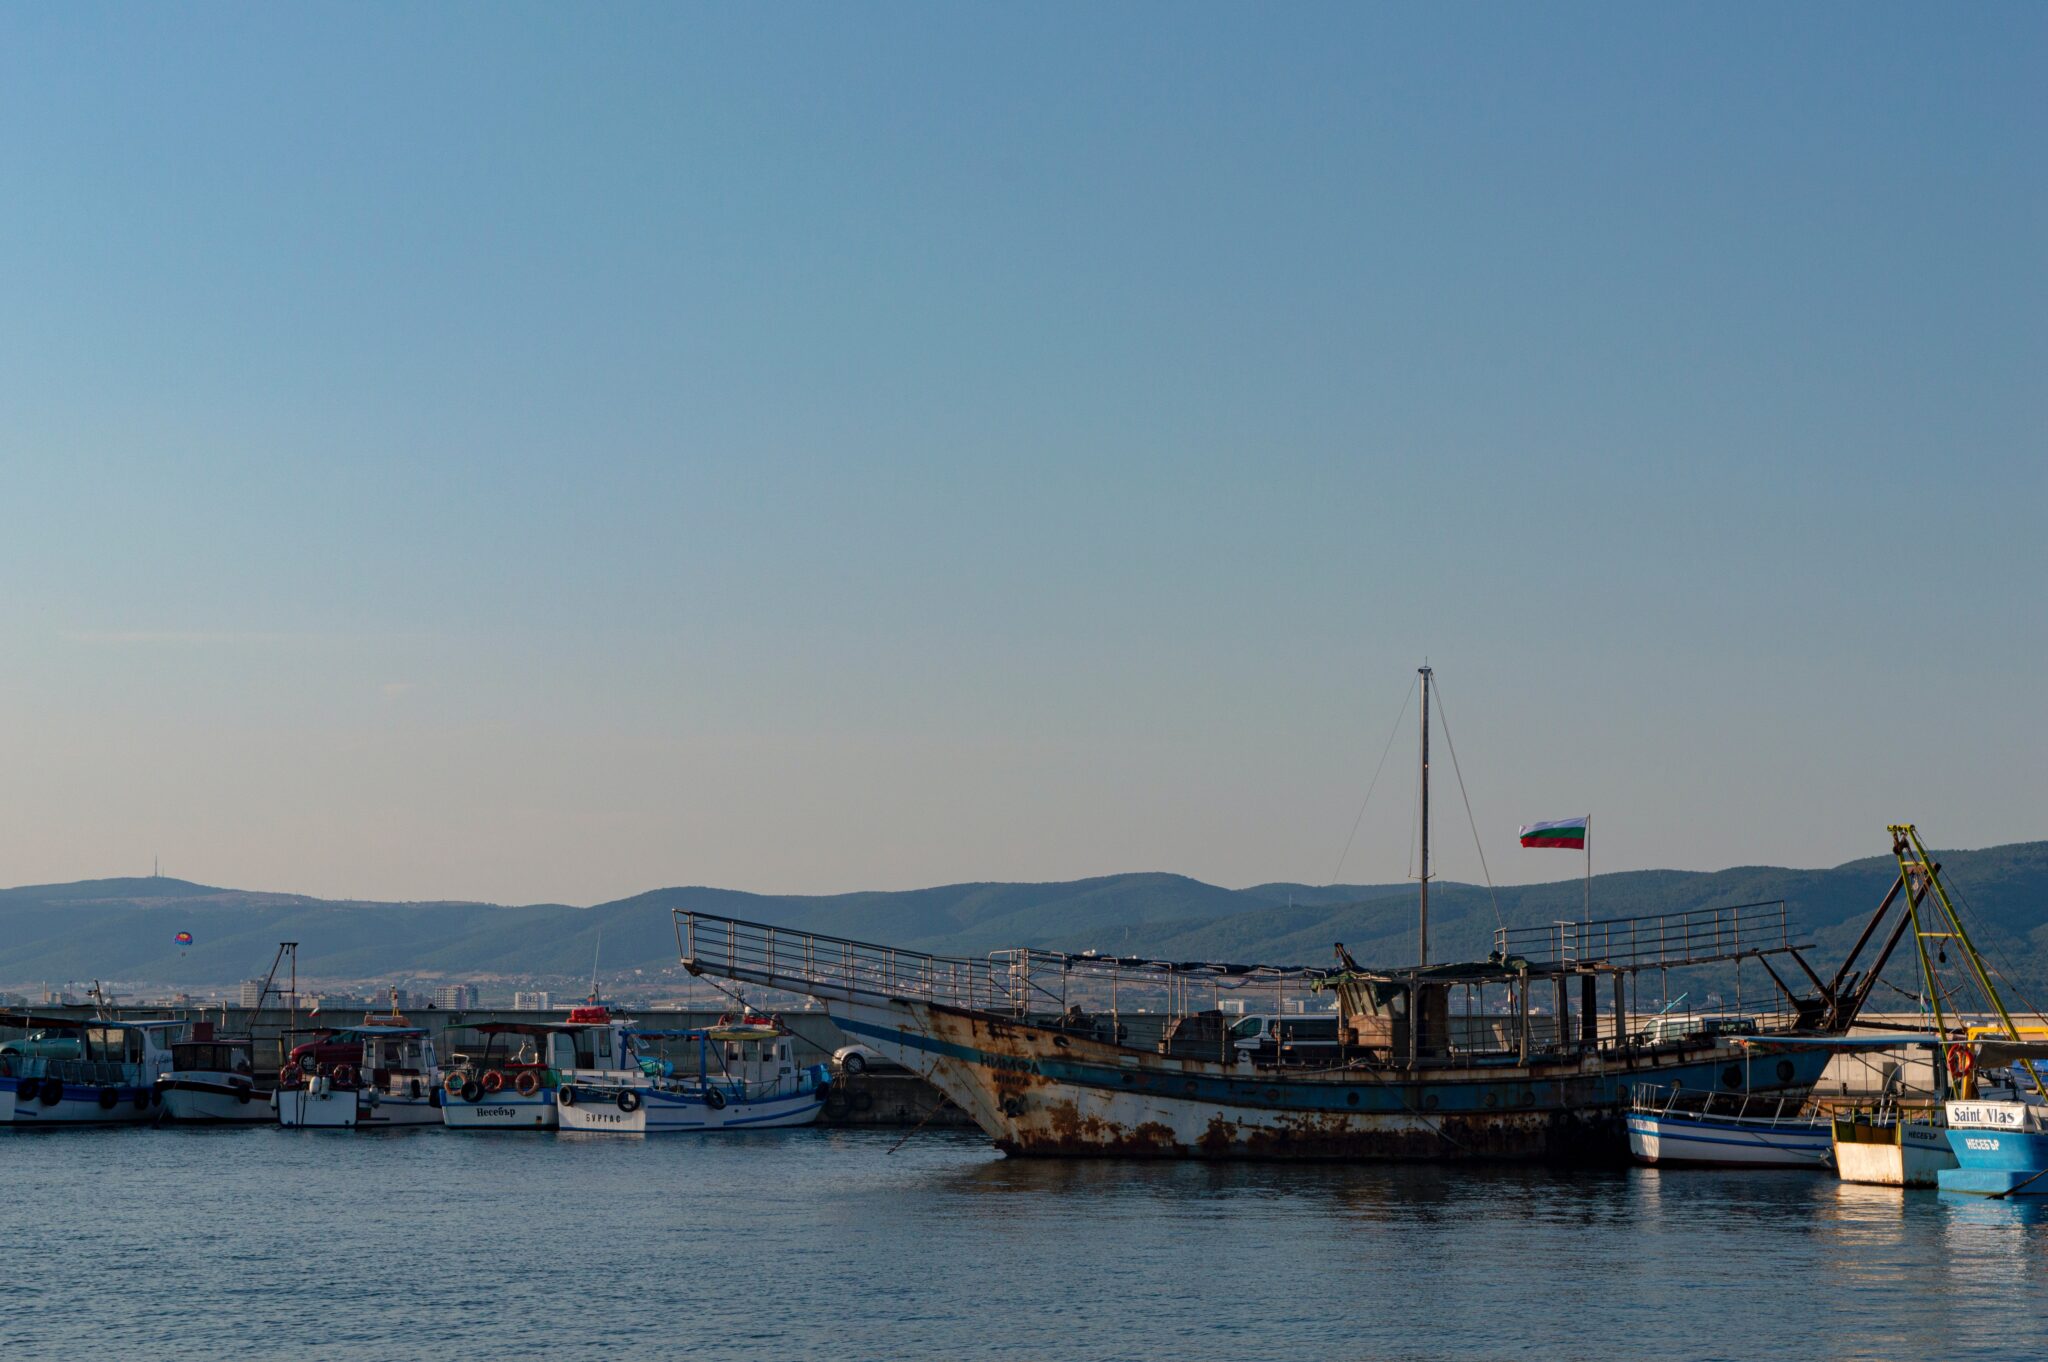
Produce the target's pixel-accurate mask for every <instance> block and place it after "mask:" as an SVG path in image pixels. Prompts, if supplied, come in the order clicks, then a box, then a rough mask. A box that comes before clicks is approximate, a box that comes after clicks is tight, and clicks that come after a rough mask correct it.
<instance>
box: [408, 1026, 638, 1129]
mask: <svg viewBox="0 0 2048 1362" xmlns="http://www.w3.org/2000/svg"><path fill="white" fill-rule="evenodd" d="M629 1028H630V1023H629V1022H628V1021H627V1020H626V1019H624V1018H621V1017H614V1016H612V1014H611V1011H610V1009H608V1008H606V1007H604V1006H602V1005H599V1004H593V1005H590V1006H585V1007H576V1008H571V1009H570V1011H569V1015H568V1018H567V1019H566V1020H564V1021H560V1022H493V1023H490V1024H487V1025H484V1026H478V1027H475V1028H474V1030H475V1031H476V1033H477V1034H478V1035H480V1036H482V1037H484V1048H483V1050H482V1051H481V1052H479V1053H476V1054H473V1055H464V1056H462V1057H461V1059H460V1062H458V1063H457V1064H455V1065H454V1066H452V1067H451V1068H450V1069H449V1070H448V1076H447V1078H446V1079H445V1080H444V1082H443V1087H444V1088H445V1089H446V1091H447V1098H446V1100H445V1101H444V1102H443V1103H442V1105H441V1119H442V1120H443V1121H444V1122H446V1123H447V1125H448V1128H449V1129H450V1130H553V1129H555V1128H556V1127H557V1125H558V1124H559V1120H560V1115H559V1113H560V1107H559V1104H558V1103H557V1102H556V1100H555V1097H556V1094H557V1092H558V1091H559V1090H560V1089H561V1087H562V1085H563V1084H565V1083H574V1082H575V1081H576V1079H577V1076H578V1075H580V1074H589V1075H591V1076H592V1077H593V1078H601V1077H603V1076H606V1075H612V1074H618V1073H621V1072H628V1071H635V1072H636V1071H637V1069H636V1065H635V1061H634V1057H633V1046H632V1035H631V1031H630V1029H629Z"/></svg>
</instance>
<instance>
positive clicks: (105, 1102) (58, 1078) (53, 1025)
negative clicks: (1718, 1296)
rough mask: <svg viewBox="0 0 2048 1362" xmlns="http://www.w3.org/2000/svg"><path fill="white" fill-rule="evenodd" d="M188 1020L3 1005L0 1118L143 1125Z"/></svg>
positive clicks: (155, 1109) (13, 1122) (158, 1102)
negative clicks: (7, 1036)
mask: <svg viewBox="0 0 2048 1362" xmlns="http://www.w3.org/2000/svg"><path fill="white" fill-rule="evenodd" d="M187 1025H188V1023H186V1022H182V1021H170V1020H164V1021H107V1020H104V1019H98V1018H76V1017H61V1016H44V1015H38V1014H35V1013H29V1012H5V1013H0V1028H5V1029H7V1030H19V1031H21V1032H23V1033H24V1034H23V1035H21V1036H20V1037H18V1038H16V1039H12V1040H7V1041H0V1126H12V1127H17V1128H19V1127H27V1126H78V1125H136V1124H142V1123H147V1122H150V1121H154V1120H156V1119H157V1117H158V1115H159V1114H160V1112H161V1109H162V1107H163V1097H162V1095H161V1094H159V1093H158V1091H157V1079H158V1078H160V1077H161V1076H163V1075H164V1074H167V1073H169V1072H170V1070H171V1050H170V1044H171V1041H172V1039H173V1038H174V1037H176V1036H178V1035H180V1034H182V1033H183V1032H184V1030H185V1028H186V1026H187Z"/></svg>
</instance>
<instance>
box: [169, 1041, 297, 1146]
mask: <svg viewBox="0 0 2048 1362" xmlns="http://www.w3.org/2000/svg"><path fill="white" fill-rule="evenodd" d="M156 1088H157V1091H158V1093H160V1094H162V1097H163V1108H164V1119H165V1120H167V1121H177V1122H180V1123H184V1124H195V1125H228V1124H255V1123H258V1122H269V1121H272V1120H275V1119H276V1117H275V1115H274V1114H273V1113H272V1112H271V1109H270V1101H269V1097H268V1094H265V1093H262V1092H259V1091H258V1090H257V1088H256V1065H255V1042H254V1041H253V1040H251V1039H250V1038H249V1037H248V1036H217V1035H215V1034H214V1031H213V1023H211V1022H195V1023H193V1025H192V1032H191V1035H190V1036H189V1037H188V1038H187V1039H185V1040H181V1041H176V1042H173V1043H172V1045H171V1068H170V1072H168V1073H165V1074H160V1075H158V1077H157V1080H156Z"/></svg>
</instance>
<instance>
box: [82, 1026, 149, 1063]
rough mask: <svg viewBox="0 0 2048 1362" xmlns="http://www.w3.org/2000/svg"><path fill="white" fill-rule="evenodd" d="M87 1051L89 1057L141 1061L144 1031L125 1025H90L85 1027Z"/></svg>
mask: <svg viewBox="0 0 2048 1362" xmlns="http://www.w3.org/2000/svg"><path fill="white" fill-rule="evenodd" d="M85 1051H86V1058H88V1059H96V1060H100V1061H102V1062H108V1061H111V1062H114V1063H120V1062H123V1061H126V1062H127V1063H130V1064H136V1063H140V1062H141V1060H142V1033H141V1032H140V1031H131V1030H129V1029H128V1028H127V1027H125V1026H88V1027H86V1028H85Z"/></svg>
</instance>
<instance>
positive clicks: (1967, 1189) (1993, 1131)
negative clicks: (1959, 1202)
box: [1938, 1065, 2048, 1199]
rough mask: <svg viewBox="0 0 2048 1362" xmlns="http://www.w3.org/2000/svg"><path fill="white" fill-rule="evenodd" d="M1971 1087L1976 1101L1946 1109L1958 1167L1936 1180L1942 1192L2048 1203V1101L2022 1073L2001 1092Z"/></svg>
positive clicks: (1960, 1102) (2014, 1073)
mask: <svg viewBox="0 0 2048 1362" xmlns="http://www.w3.org/2000/svg"><path fill="white" fill-rule="evenodd" d="M2040 1067H2041V1066H2038V1065H2037V1066H2034V1071H2035V1072H2036V1073H2038V1072H2040ZM1972 1086H1973V1087H1975V1088H1976V1093H1975V1095H1974V1096H1972V1097H1969V1098H1967V1099H1963V1100H1958V1101H1954V1102H1950V1103H1948V1105H1947V1108H1946V1111H1947V1114H1948V1143H1949V1148H1950V1150H1951V1151H1953V1153H1954V1154H1955V1159H1956V1166H1955V1167H1954V1168H1947V1169H1943V1170H1942V1171H1941V1173H1940V1174H1939V1175H1938V1182H1939V1186H1940V1187H1941V1190H1942V1191H1944V1192H1961V1193H1968V1194H1973V1195H1977V1196H1994V1197H1998V1198H2001V1199H2003V1198H2005V1197H2009V1196H2023V1197H2048V1095H2044V1094H2043V1093H2042V1091H2041V1088H2040V1085H2039V1083H2038V1082H2036V1081H2033V1080H2031V1079H2030V1078H2029V1077H2028V1075H2027V1070H2026V1069H2025V1068H2021V1067H2016V1068H2015V1069H2014V1070H2013V1071H2012V1072H2011V1074H2010V1075H2009V1076H2008V1078H2007V1081H2006V1084H2005V1085H2004V1090H2003V1091H1999V1090H1997V1089H1993V1088H1990V1087H1989V1086H1988V1085H1981V1086H1980V1085H1972Z"/></svg>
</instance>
